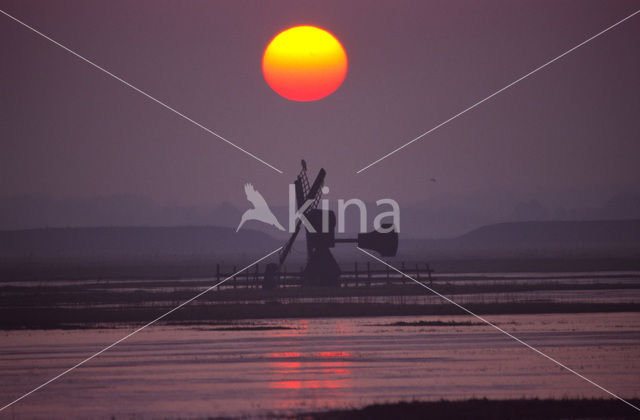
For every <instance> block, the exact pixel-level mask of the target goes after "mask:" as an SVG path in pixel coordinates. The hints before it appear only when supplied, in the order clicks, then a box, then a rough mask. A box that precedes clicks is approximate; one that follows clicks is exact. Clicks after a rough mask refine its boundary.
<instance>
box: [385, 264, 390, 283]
mask: <svg viewBox="0 0 640 420" xmlns="http://www.w3.org/2000/svg"><path fill="white" fill-rule="evenodd" d="M384 268H385V269H386V270H387V286H391V280H390V279H389V273H391V270H390V269H389V266H388V265H385V266H384Z"/></svg>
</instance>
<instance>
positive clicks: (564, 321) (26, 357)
mask: <svg viewBox="0 0 640 420" xmlns="http://www.w3.org/2000/svg"><path fill="white" fill-rule="evenodd" d="M487 318H488V319H489V320H491V321H492V322H495V323H497V324H499V325H500V326H501V327H502V328H504V329H506V330H507V331H509V332H512V333H514V334H515V335H516V336H518V337H519V338H522V339H523V340H525V341H527V342H528V343H530V344H531V345H533V346H535V347H537V348H539V349H540V350H542V351H543V352H545V353H547V354H549V355H550V356H552V357H554V358H556V359H558V360H560V361H562V362H563V363H565V364H567V365H568V366H570V367H571V368H573V369H575V370H577V371H578V372H580V373H582V374H584V375H586V376H587V377H589V378H590V379H592V380H594V381H595V382H597V383H599V384H600V385H602V386H604V387H605V388H607V389H609V390H611V391H613V392H614V393H617V394H619V395H621V396H623V397H629V398H631V397H639V396H640V314H638V313H614V314H564V315H500V316H487ZM419 320H422V321H437V320H443V321H458V322H470V321H471V322H479V321H476V320H475V319H473V318H471V317H469V316H459V317H451V316H449V317H377V318H333V319H310V320H262V321H259V322H258V323H253V324H248V323H237V324H236V325H238V326H256V325H260V326H276V327H288V328H291V329H285V330H281V329H278V330H261V331H256V330H249V331H248V330H240V331H229V330H219V328H221V327H224V326H222V325H220V326H212V325H203V326H193V327H172V326H153V327H150V328H148V329H146V330H144V331H142V332H141V333H139V334H137V335H135V336H133V337H131V338H130V339H129V340H127V341H125V342H123V343H121V344H120V345H118V346H117V347H114V348H113V349H111V350H109V351H108V352H105V353H104V354H102V355H101V356H99V357H97V358H95V359H93V360H91V361H90V362H88V363H87V364H85V365H83V366H82V367H80V368H78V369H76V370H74V371H73V372H71V373H70V374H68V375H67V376H65V377H63V378H61V379H59V380H58V381H56V382H54V383H52V384H50V385H48V386H47V387H45V388H43V389H42V390H40V391H38V392H36V393H34V394H32V395H31V396H29V397H27V398H26V399H24V400H22V401H21V402H19V403H17V404H16V405H14V406H13V407H12V408H10V409H8V410H7V411H5V412H3V413H2V414H0V418H9V419H12V418H16V419H27V418H29V419H31V418H42V419H48V418H71V419H73V418H111V417H112V416H113V417H115V418H144V419H146V418H175V417H181V418H189V417H206V416H219V415H242V414H249V415H262V414H266V413H270V412H290V411H299V410H303V411H308V410H313V409H325V408H335V407H354V406H362V405H366V404H369V403H372V402H380V401H398V400H410V399H414V398H417V399H440V398H447V399H461V398H470V397H489V398H520V397H584V396H588V397H591V396H592V397H606V396H607V395H606V394H604V393H603V392H602V391H600V390H598V389H597V388H595V387H593V386H592V385H590V384H588V383H586V382H585V381H584V380H582V379H580V378H578V377H576V376H574V375H572V374H570V373H568V372H566V371H564V370H563V369H561V368H560V367H558V366H557V365H555V364H553V363H551V362H550V361H548V360H546V359H544V358H542V357H541V356H539V355H537V354H535V353H533V352H532V351H531V350H528V349H526V348H524V347H523V346H522V345H520V344H518V343H516V342H514V341H513V340H511V339H509V338H508V337H506V336H504V335H502V334H500V333H499V332H497V331H495V330H493V329H492V328H490V327H487V326H484V325H470V326H469V325H466V326H465V325H460V326H437V327H435V326H434V327H431V326H420V327H416V326H393V325H389V324H392V323H394V322H397V321H405V322H410V321H419ZM130 331H131V329H128V328H120V329H104V330H73V331H60V330H52V331H9V332H6V331H5V332H2V333H0V396H1V397H0V399H1V400H0V405H4V404H5V403H7V402H9V401H10V400H13V399H14V398H17V397H18V396H20V395H22V394H23V393H24V392H26V391H29V390H31V389H32V388H34V387H35V386H37V385H40V384H41V383H42V382H44V381H46V380H48V379H50V378H51V377H53V376H55V375H57V374H59V373H60V372H62V371H63V370H65V369H67V368H69V367H70V366H73V365H74V364H75V363H77V362H78V361H80V360H82V359H84V358H85V357H87V356H89V355H91V354H93V353H95V352H96V351H98V350H100V349H102V348H103V347H105V346H106V345H108V344H110V343H112V342H113V341H115V340H117V339H119V338H121V337H122V336H124V335H126V334H128V333H129V332H130ZM5 414H6V415H5Z"/></svg>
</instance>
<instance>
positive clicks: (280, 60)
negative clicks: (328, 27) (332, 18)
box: [262, 26, 347, 102]
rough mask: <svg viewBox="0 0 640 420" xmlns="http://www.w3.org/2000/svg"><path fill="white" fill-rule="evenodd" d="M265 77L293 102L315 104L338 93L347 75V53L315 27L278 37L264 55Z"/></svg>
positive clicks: (303, 28) (323, 31)
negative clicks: (313, 102)
mask: <svg viewBox="0 0 640 420" xmlns="http://www.w3.org/2000/svg"><path fill="white" fill-rule="evenodd" d="M262 73H263V74H264V78H265V80H266V81H267V83H268V84H269V86H271V88H272V89H273V90H275V91H276V92H277V93H278V94H280V95H281V96H284V97H285V98H287V99H291V100H292V101H305V102H306V101H316V100H318V99H322V98H324V97H325V96H327V95H330V94H332V93H333V92H335V90H336V89H338V87H339V86H340V85H341V84H342V81H343V80H344V78H345V76H346V75H347V54H346V53H345V51H344V48H343V47H342V44H340V41H338V40H337V39H336V37H335V36H333V35H332V34H330V33H329V32H327V31H325V30H324V29H320V28H316V27H315V26H295V27H293V28H290V29H287V30H285V31H282V32H280V33H279V34H278V35H276V37H275V38H273V39H272V40H271V42H270V43H269V45H267V48H266V49H265V50H264V55H263V56H262Z"/></svg>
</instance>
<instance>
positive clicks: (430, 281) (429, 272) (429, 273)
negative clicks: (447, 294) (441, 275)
mask: <svg viewBox="0 0 640 420" xmlns="http://www.w3.org/2000/svg"><path fill="white" fill-rule="evenodd" d="M426 266H427V277H428V278H429V285H431V284H432V281H433V280H432V279H431V273H433V270H432V269H431V266H430V265H429V264H428V263H427V264H426Z"/></svg>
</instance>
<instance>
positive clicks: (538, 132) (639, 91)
mask: <svg viewBox="0 0 640 420" xmlns="http://www.w3.org/2000/svg"><path fill="white" fill-rule="evenodd" d="M0 8H1V9H3V10H5V11H6V12H8V13H10V14H12V15H14V16H16V17H17V18H19V19H21V20H23V21H24V22H26V23H28V24H29V25H32V26H34V27H35V28H37V29H38V30H40V31H42V32H43V33H45V34H47V35H49V36H51V37H52V38H54V39H56V40H57V41H59V42H60V43H62V44H64V45H66V46H68V47H69V48H71V49H74V50H76V51H77V52H78V53H80V54H81V55H83V56H85V57H87V58H88V59H90V60H93V61H95V62H96V63H97V64H99V65H101V66H103V67H105V68H106V69H108V70H110V71H112V72H113V73H115V74H117V75H118V76H120V77H122V78H124V79H125V80H127V81H129V82H130V83H132V84H134V85H136V86H137V87H139V88H140V89H143V90H145V91H147V92H148V93H150V94H151V95H153V96H155V97H157V98H158V99H160V100H162V101H165V102H166V103H167V104H169V105H171V106H173V107H175V108H176V109H178V110H180V111H181V112H183V113H185V114H186V115H188V116H190V117H191V118H193V119H195V120H196V121H198V122H200V123H202V124H203V125H205V126H207V127H209V128H210V129H212V130H214V131H216V132H218V133H219V134H221V135H223V136H225V137H227V138H228V139H230V140H231V141H233V142H235V143H237V144H238V145H239V146H241V147H244V148H246V149H247V150H249V151H251V152H252V153H255V154H256V155H258V156H260V157H262V158H263V159H265V160H266V161H268V162H270V163H272V164H273V165H275V166H276V167H278V168H280V169H282V170H283V171H284V172H285V174H284V175H281V174H278V173H276V172H274V171H273V170H271V169H269V168H267V167H265V166H263V165H262V164H260V163H258V162H256V161H254V160H252V159H251V158H249V157H247V156H246V155H244V154H242V153H240V152H238V151H237V150H234V149H233V148H232V147H230V146H228V145H227V144H225V143H223V142H221V141H220V140H219V139H217V138H215V137H213V136H211V135H209V134H207V133H205V132H203V131H202V130H201V129H199V128H197V127H195V126H193V125H192V124H190V123H188V122H187V121H185V120H183V119H181V118H179V117H178V116H176V115H174V114H172V113H170V112H169V111H167V110H166V109H163V108H162V107H160V106H159V105H157V104H155V103H153V102H152V101H150V100H149V99H147V98H145V97H143V96H141V95H140V94H138V93H136V92H134V91H132V90H131V89H130V88H128V87H126V86H124V85H123V84H121V83H119V82H117V81H116V80H114V79H112V78H110V77H108V76H106V75H105V74H103V73H101V72H100V71H98V70H96V69H94V68H92V67H91V66H89V65H87V64H86V63H84V62H82V61H81V60H79V59H78V58H76V57H73V56H72V55H70V54H69V53H67V52H65V51H63V50H62V49H60V48H59V47H57V46H55V45H53V44H52V43H50V42H48V41H46V40H45V39H43V38H41V37H39V36H37V35H36V34H34V33H32V32H30V31H28V30H26V29H25V28H24V27H21V26H20V25H18V24H17V23H15V22H13V21H11V20H9V19H8V18H7V17H5V16H2V15H0V43H1V45H2V47H1V48H0V62H1V63H2V65H1V67H0V91H1V96H0V138H1V139H2V140H1V141H2V152H1V153H0V196H5V197H6V196H11V195H14V194H23V193H39V194H47V195H51V196H80V197H82V196H96V195H109V194H116V193H127V194H140V195H145V196H148V197H150V198H152V199H153V200H156V201H158V202H161V203H178V204H207V205H212V204H216V203H219V202H222V201H230V202H232V203H234V204H236V205H239V206H243V205H246V204H245V198H244V193H243V188H242V186H243V184H244V183H245V182H247V181H249V182H252V183H254V184H255V186H256V188H257V189H258V190H259V191H261V192H262V193H263V194H264V195H265V197H266V198H267V200H269V201H274V202H284V201H285V199H286V194H287V184H288V183H289V182H291V181H292V180H293V179H294V177H295V175H296V173H297V171H298V169H299V160H300V158H303V157H304V158H305V159H306V160H307V162H308V164H309V167H310V169H311V170H312V171H313V172H314V173H315V171H316V170H317V169H318V167H319V166H324V167H325V168H326V169H327V171H328V177H327V184H328V185H329V186H330V187H331V193H330V195H329V198H334V199H337V198H349V197H360V198H363V199H366V200H375V199H377V198H381V197H391V198H396V199H398V200H399V201H401V202H411V201H423V200H428V199H429V198H430V197H434V196H437V195H444V194H476V193H478V192H480V191H484V190H505V191H517V192H519V193H521V194H523V196H527V195H531V196H536V194H539V193H541V192H542V191H564V190H575V189H578V190H587V191H589V190H591V189H593V191H599V192H602V191H611V192H612V193H613V192H615V191H616V190H617V189H620V188H632V189H633V188H640V165H639V164H638V160H639V159H638V157H639V156H640V144H639V143H640V118H639V117H638V116H639V115H640V53H639V51H640V15H637V16H635V17H634V18H632V19H630V20H629V21H627V22H625V23H623V24H621V25H620V26H619V27H617V28H615V29H613V30H612V31H610V32H608V33H606V34H605V35H603V36H601V37H600V38H598V39H596V40H594V41H593V42H591V43H589V44H587V45H585V46H584V47H581V48H580V49H578V50H577V51H575V52H573V53H572V54H570V55H568V56H566V57H564V58H563V59H561V60H560V61H558V62H556V63H554V64H552V65H551V66H549V67H548V68H546V69H544V70H542V71H540V72H538V73H536V74H535V75H533V76H532V77H530V78H528V79H526V80H525V81H523V82H522V83H520V84H518V85H516V86H514V87H513V88H511V89H509V90H507V91H505V92H504V93H502V94H500V95H499V96H497V97H495V98H493V99H491V100H489V101H488V102H486V103H484V104H482V105H481V106H479V107H478V108H476V109H474V110H472V111H471V112H469V113H467V114H465V115H463V116H462V117H460V118H458V119H456V120H455V121H453V122H452V123H450V124H449V125H447V126H445V127H442V128H441V129H439V130H438V131H436V132H434V133H432V134H430V135H428V136H427V137H425V138H424V139H423V140H421V141H420V142H418V143H416V144H413V145H411V146H410V147H408V148H406V149H405V150H403V151H401V152H399V153H398V154H396V155H394V156H393V157H391V158H389V159H388V160H386V161H384V162H382V163H380V164H379V165H376V166H374V167H372V168H370V169H369V170H367V171H365V172H363V173H361V174H359V175H356V174H355V171H356V170H358V169H360V168H362V167H363V166H365V165H366V164H368V163H369V162H371V161H373V160H375V159H377V158H378V157H380V156H381V155H383V154H385V153H387V152H389V151H391V150H392V149H394V148H395V147H397V146H399V145H401V144H403V143H405V142H406V141H408V140H410V139H411V138H413V137H415V136H416V135H418V134H420V133H422V132H424V131H427V130H428V129H430V128H431V127H433V126H435V125H436V124H438V123H440V122H442V121H443V120H445V119H447V118H449V117H450V116H452V115H454V114H456V113H458V112H459V111H461V110H462V109H464V108H466V107H467V106H469V105H471V104H473V103H474V102H476V101H478V100H480V99H482V98H484V97H485V96H487V95H489V94H490V93H492V92H494V91H496V90H498V89H500V88H502V87H503V86H505V85H506V84H508V83H510V82H511V81H513V80H515V79H517V78H518V77H520V76H522V75H523V74H525V73H527V72H529V71H530V70H532V69H534V68H535V67H537V66H539V65H541V64H543V63H544V62H546V61H548V60H549V59H551V58H553V57H555V56H557V55H559V54H561V53H563V52H564V51H566V50H567V49H569V48H571V47H573V46H575V45H576V44H578V43H580V42H582V41H583V40H585V39H587V38H588V37H590V36H592V35H594V34H595V33H597V32H599V31H600V30H602V29H604V28H605V27H607V26H609V25H611V24H613V23H615V22H616V21H618V20H620V19H622V18H623V17H625V16H627V15H629V14H631V13H632V12H634V11H635V10H636V9H638V8H640V3H639V2H638V1H608V0H606V1H605V0H602V1H583V0H580V1H557V0H553V1H512V0H509V1H476V0H473V1H440V2H431V1H418V2H397V1H389V2H378V1H376V2H374V1H366V2H355V1H349V2H344V1H336V2H318V1H294V2H262V1H245V2H240V1H224V2H223V1H210V2H199V1H189V2H178V1H172V2H167V1H152V2H150V1H143V2H122V1H111V0H110V1H88V2H87V1H51V2H49V1H46V2H45V1H38V2H33V1H24V0H20V1H0ZM300 24H311V25H316V26H320V27H323V28H325V29H327V30H329V31H331V32H332V33H334V34H335V35H336V36H337V37H338V38H339V39H340V40H341V42H342V43H343V45H344V47H345V49H346V51H347V54H348V59H349V70H348V74H347V77H346V79H345V81H344V83H343V85H342V86H341V87H340V88H339V89H338V91H337V92H335V93H334V94H332V95H330V96H329V97H327V98H325V99H323V100H320V101H317V102H311V103H299V102H292V101H289V100H286V99H284V98H282V97H280V96H278V95H277V94H276V93H275V92H273V91H272V90H271V89H270V88H269V87H268V86H267V84H266V83H265V81H264V79H263V77H262V73H261V68H260V60H261V56H262V52H263V50H264V48H265V46H266V45H267V43H268V42H269V40H270V39H271V38H272V37H273V36H274V35H276V34H277V33H278V32H279V31H281V30H283V29H286V28H288V27H291V26H295V25H300ZM430 178H435V179H437V182H431V181H429V180H430Z"/></svg>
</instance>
